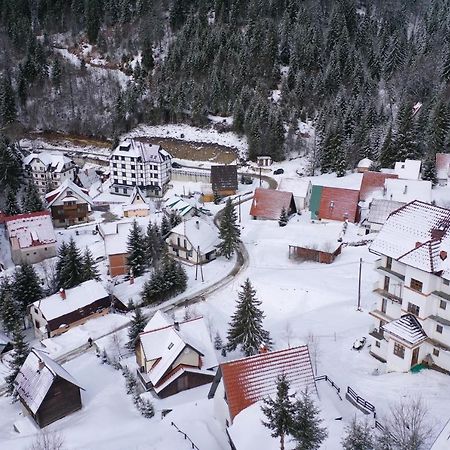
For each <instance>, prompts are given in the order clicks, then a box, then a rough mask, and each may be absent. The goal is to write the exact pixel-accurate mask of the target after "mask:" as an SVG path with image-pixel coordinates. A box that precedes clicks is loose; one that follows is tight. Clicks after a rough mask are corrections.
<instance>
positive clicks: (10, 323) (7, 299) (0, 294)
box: [0, 277, 22, 335]
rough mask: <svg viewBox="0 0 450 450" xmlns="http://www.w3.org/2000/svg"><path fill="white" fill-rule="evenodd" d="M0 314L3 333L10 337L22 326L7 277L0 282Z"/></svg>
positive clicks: (18, 309)
mask: <svg viewBox="0 0 450 450" xmlns="http://www.w3.org/2000/svg"><path fill="white" fill-rule="evenodd" d="M0 313H1V319H2V322H3V327H4V329H5V331H6V332H7V333H8V334H9V335H11V334H12V332H13V331H14V329H15V328H16V327H18V326H21V324H22V316H21V315H20V308H19V306H18V305H17V303H16V300H15V298H14V296H13V292H12V283H11V280H10V279H9V278H8V277H3V278H2V280H1V282H0Z"/></svg>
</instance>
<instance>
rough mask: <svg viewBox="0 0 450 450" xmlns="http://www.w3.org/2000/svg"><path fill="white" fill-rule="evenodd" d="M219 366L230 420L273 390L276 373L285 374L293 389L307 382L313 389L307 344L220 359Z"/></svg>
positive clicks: (300, 388) (298, 389)
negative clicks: (224, 361) (223, 360)
mask: <svg viewBox="0 0 450 450" xmlns="http://www.w3.org/2000/svg"><path fill="white" fill-rule="evenodd" d="M220 370H221V373H222V378H223V383H224V387H225V392H226V399H227V402H228V408H229V410H230V417H231V420H233V419H234V417H236V416H237V415H238V414H239V413H240V412H241V411H242V410H243V409H245V408H247V407H249V406H250V405H252V404H253V403H256V402H257V401H259V400H261V399H263V398H266V397H267V396H269V395H273V394H275V393H276V382H277V377H278V376H279V375H282V374H284V375H285V376H286V378H287V380H288V381H289V382H290V386H291V389H292V392H293V393H294V392H298V391H301V390H303V389H305V388H306V387H308V386H309V387H312V388H313V389H314V390H315V389H316V387H315V381H314V373H313V369H312V365H311V359H310V357H309V351H308V347H307V346H306V345H302V346H300V347H294V348H290V349H286V350H280V351H276V352H268V353H261V354H259V355H255V356H250V357H248V358H243V359H238V360H235V361H230V362H227V363H223V364H221V365H220Z"/></svg>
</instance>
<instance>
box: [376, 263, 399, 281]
mask: <svg viewBox="0 0 450 450" xmlns="http://www.w3.org/2000/svg"><path fill="white" fill-rule="evenodd" d="M376 269H377V270H379V271H380V272H382V273H383V274H384V275H389V276H390V277H395V278H397V279H398V280H401V281H405V275H402V274H401V273H398V272H396V271H395V270H392V269H389V268H388V267H386V266H383V265H382V264H379V265H378V264H377V266H376Z"/></svg>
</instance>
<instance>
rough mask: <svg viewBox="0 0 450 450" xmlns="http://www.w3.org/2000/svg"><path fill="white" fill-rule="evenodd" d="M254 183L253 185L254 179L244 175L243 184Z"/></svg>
mask: <svg viewBox="0 0 450 450" xmlns="http://www.w3.org/2000/svg"><path fill="white" fill-rule="evenodd" d="M252 183H253V180H252V177H246V176H245V175H242V177H241V184H252Z"/></svg>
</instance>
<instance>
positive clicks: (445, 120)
mask: <svg viewBox="0 0 450 450" xmlns="http://www.w3.org/2000/svg"><path fill="white" fill-rule="evenodd" d="M449 129H450V113H449V110H448V107H447V105H446V104H445V102H443V101H442V100H440V99H439V100H438V101H437V103H436V105H435V106H434V108H433V109H432V111H431V114H430V116H429V120H428V127H427V131H426V136H427V139H426V145H427V147H428V152H429V154H430V157H431V156H432V155H433V156H435V155H436V153H442V152H446V148H445V142H446V138H447V136H448V132H449Z"/></svg>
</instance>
